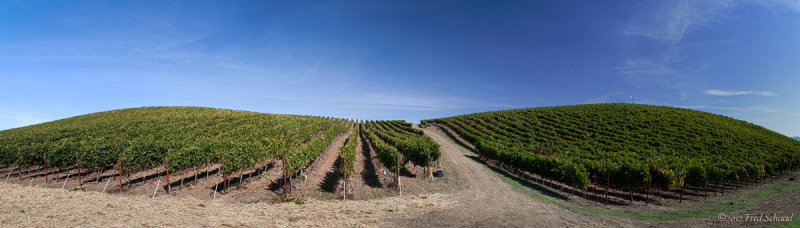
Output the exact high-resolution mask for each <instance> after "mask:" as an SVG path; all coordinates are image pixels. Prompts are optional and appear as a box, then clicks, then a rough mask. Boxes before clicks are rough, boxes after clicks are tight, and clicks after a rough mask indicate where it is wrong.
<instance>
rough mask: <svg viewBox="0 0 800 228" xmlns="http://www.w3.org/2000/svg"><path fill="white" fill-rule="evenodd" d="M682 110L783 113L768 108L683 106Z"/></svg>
mask: <svg viewBox="0 0 800 228" xmlns="http://www.w3.org/2000/svg"><path fill="white" fill-rule="evenodd" d="M682 108H688V109H697V110H722V111H734V112H762V113H774V112H780V111H781V110H780V109H775V108H771V107H767V106H750V107H722V106H707V105H697V106H683V107H682Z"/></svg>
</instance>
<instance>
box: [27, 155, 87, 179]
mask: <svg viewBox="0 0 800 228" xmlns="http://www.w3.org/2000/svg"><path fill="white" fill-rule="evenodd" d="M75 156H78V154H77V153H76V154H75ZM17 164H19V151H17ZM18 174H19V180H20V181H22V165H20V168H19V173H18Z"/></svg>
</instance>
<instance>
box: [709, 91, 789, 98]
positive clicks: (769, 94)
mask: <svg viewBox="0 0 800 228" xmlns="http://www.w3.org/2000/svg"><path fill="white" fill-rule="evenodd" d="M705 93H706V94H708V95H713V96H739V95H758V96H766V97H772V96H778V94H777V93H773V92H770V91H752V90H748V91H737V90H718V89H710V90H706V91H705Z"/></svg>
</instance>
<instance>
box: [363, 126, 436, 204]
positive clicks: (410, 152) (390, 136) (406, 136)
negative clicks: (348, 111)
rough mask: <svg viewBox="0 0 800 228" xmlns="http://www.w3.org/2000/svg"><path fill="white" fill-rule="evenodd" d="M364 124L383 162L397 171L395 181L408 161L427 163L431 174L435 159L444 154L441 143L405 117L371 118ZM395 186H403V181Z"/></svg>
mask: <svg viewBox="0 0 800 228" xmlns="http://www.w3.org/2000/svg"><path fill="white" fill-rule="evenodd" d="M361 126H362V128H363V129H362V132H363V133H364V135H365V137H366V138H367V139H368V140H369V142H370V144H371V146H372V148H373V149H374V150H375V153H376V154H377V156H378V158H379V160H380V162H381V163H382V164H383V165H384V167H386V168H387V169H388V170H389V171H391V172H392V173H395V174H396V175H395V178H396V182H395V183H398V182H399V175H400V174H399V173H400V169H403V168H404V167H405V165H406V164H407V163H408V162H411V163H413V164H414V165H416V166H421V167H427V170H428V171H427V172H428V173H429V175H430V172H431V169H430V165H431V163H432V162H434V161H437V160H439V157H440V156H441V152H440V151H439V144H437V143H436V142H434V141H433V140H431V138H429V137H427V136H425V134H424V133H423V132H422V131H421V130H418V129H414V128H412V126H411V124H410V123H406V122H405V121H402V120H392V121H367V122H366V123H364V124H362V125H361ZM395 187H396V188H399V184H395Z"/></svg>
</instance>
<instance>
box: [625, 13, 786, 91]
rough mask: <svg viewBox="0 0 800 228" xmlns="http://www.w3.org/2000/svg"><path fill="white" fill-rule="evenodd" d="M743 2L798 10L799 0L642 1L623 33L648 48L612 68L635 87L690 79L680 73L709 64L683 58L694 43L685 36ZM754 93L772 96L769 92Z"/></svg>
mask: <svg viewBox="0 0 800 228" xmlns="http://www.w3.org/2000/svg"><path fill="white" fill-rule="evenodd" d="M752 3H755V4H752ZM746 4H750V5H756V6H762V7H765V8H768V9H771V10H773V11H775V12H778V13H780V12H782V11H787V10H788V11H790V12H795V13H800V1H798V0H741V1H735V0H703V1H694V0H679V1H655V2H654V1H643V2H641V3H640V5H638V6H636V7H635V9H636V11H637V12H640V13H639V14H638V15H633V16H632V18H631V21H630V22H629V23H628V24H627V26H626V27H625V28H624V29H623V30H622V34H623V35H627V36H630V37H633V38H637V42H642V43H643V44H645V45H641V46H646V47H648V48H647V49H645V50H640V51H639V52H636V51H634V52H633V53H632V54H630V56H628V57H627V58H626V59H625V60H623V61H622V62H621V63H620V64H619V65H618V66H617V67H614V68H613V70H616V71H617V72H619V73H620V76H621V77H622V78H623V79H625V80H626V81H628V82H629V83H631V84H633V85H635V86H637V87H645V86H648V85H661V86H669V85H670V84H672V82H674V81H680V80H690V79H689V78H681V77H686V76H685V75H692V74H696V73H698V72H702V71H703V70H704V69H706V68H707V67H708V66H711V65H710V63H696V62H694V63H689V62H686V61H684V54H683V52H684V50H687V49H689V48H691V47H693V46H695V45H696V44H694V43H692V42H690V41H687V39H686V37H687V36H690V35H691V34H692V33H693V32H694V31H697V30H699V29H703V28H705V27H709V26H713V25H714V24H716V23H718V22H719V21H722V20H725V19H726V18H728V17H731V15H732V13H733V12H734V10H733V9H734V8H736V7H742V6H743V5H746ZM748 6H749V5H748ZM634 50H635V49H634ZM754 94H756V92H754ZM757 95H762V96H772V95H771V94H769V93H765V94H757Z"/></svg>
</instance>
